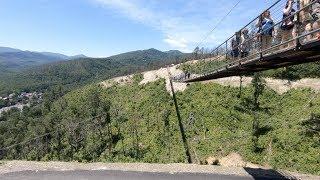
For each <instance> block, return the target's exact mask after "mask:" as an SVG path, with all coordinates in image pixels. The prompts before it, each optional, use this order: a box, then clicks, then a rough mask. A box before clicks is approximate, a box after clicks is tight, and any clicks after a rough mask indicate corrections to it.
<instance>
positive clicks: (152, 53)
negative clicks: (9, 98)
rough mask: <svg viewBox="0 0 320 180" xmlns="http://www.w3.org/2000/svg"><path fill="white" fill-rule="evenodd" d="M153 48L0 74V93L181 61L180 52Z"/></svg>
mask: <svg viewBox="0 0 320 180" xmlns="http://www.w3.org/2000/svg"><path fill="white" fill-rule="evenodd" d="M176 54H177V52H174V53H172V52H168V53H165V52H161V51H158V50H156V49H149V50H143V51H133V52H129V53H124V54H119V55H116V56H112V57H110V58H84V59H80V60H73V61H64V62H58V63H52V64H46V65H42V66H38V67H34V68H32V69H29V70H26V71H24V72H21V73H15V74H12V73H9V72H7V73H5V72H3V74H2V75H1V76H0V87H1V88H0V96H1V95H4V94H10V93H13V92H21V91H26V92H29V91H44V90H46V89H48V88H50V87H51V88H54V87H57V86H61V87H63V89H65V91H69V90H72V89H76V88H78V87H81V86H83V85H85V84H88V83H92V82H98V81H102V80H105V79H108V78H111V77H115V76H121V75H127V74H132V73H135V72H141V71H145V70H150V69H156V68H159V67H162V66H165V65H167V64H171V63H176V62H178V61H181V60H182V59H183V58H184V56H186V55H184V54H182V53H181V54H180V55H176Z"/></svg>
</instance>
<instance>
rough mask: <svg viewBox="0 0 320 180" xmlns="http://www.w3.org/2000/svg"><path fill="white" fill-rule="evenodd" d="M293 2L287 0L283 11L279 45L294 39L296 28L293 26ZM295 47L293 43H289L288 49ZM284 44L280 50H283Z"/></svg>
mask: <svg viewBox="0 0 320 180" xmlns="http://www.w3.org/2000/svg"><path fill="white" fill-rule="evenodd" d="M293 4H294V0H288V1H287V3H286V6H285V8H284V9H283V17H282V24H281V26H280V28H281V30H282V37H281V43H284V42H285V41H288V40H290V39H293V38H295V37H296V26H295V24H294V13H295V12H296V10H295V9H293ZM294 45H295V41H290V42H289V47H292V46H294ZM285 46H286V45H285V44H284V45H281V46H280V49H283V48H285Z"/></svg>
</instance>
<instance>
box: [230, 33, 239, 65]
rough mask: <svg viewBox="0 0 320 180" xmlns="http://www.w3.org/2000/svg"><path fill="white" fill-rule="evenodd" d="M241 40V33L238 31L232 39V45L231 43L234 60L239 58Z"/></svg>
mask: <svg viewBox="0 0 320 180" xmlns="http://www.w3.org/2000/svg"><path fill="white" fill-rule="evenodd" d="M240 42H241V33H240V32H236V33H235V37H234V38H233V39H232V40H231V45H230V49H231V57H232V61H235V60H237V59H238V57H239V45H240Z"/></svg>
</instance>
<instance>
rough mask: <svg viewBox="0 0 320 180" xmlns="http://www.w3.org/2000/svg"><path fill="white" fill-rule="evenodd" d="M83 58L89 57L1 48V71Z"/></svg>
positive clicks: (18, 69)
mask: <svg viewBox="0 0 320 180" xmlns="http://www.w3.org/2000/svg"><path fill="white" fill-rule="evenodd" d="M81 58H87V57H86V56H85V55H83V54H80V55H76V56H66V55H64V54H59V53H52V52H33V51H22V50H20V49H14V48H10V47H0V70H1V71H2V72H7V71H20V70H22V69H26V68H30V67H34V66H37V65H43V64H48V63H54V62H59V61H66V60H74V59H81Z"/></svg>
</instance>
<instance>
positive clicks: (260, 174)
mask: <svg viewBox="0 0 320 180" xmlns="http://www.w3.org/2000/svg"><path fill="white" fill-rule="evenodd" d="M244 170H245V171H247V173H249V174H250V175H251V176H252V177H253V178H254V179H255V180H260V179H297V178H296V177H294V176H292V175H290V174H288V173H284V172H280V171H277V170H273V169H253V168H247V167H246V168H244Z"/></svg>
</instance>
